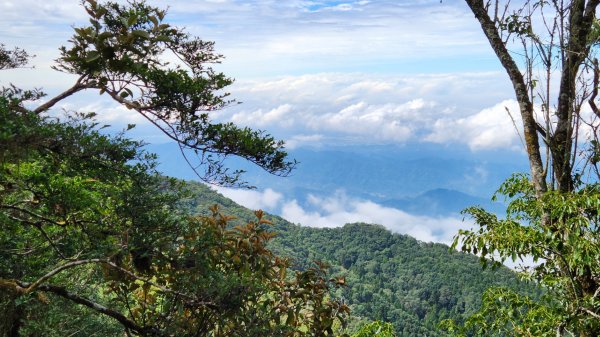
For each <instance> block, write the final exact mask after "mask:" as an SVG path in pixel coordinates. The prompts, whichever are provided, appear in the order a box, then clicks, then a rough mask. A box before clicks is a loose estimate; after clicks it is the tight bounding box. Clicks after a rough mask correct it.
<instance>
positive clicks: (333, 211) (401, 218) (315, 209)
mask: <svg viewBox="0 0 600 337" xmlns="http://www.w3.org/2000/svg"><path fill="white" fill-rule="evenodd" d="M217 191H219V192H220V193H221V194H223V195H224V196H226V197H228V198H230V199H232V200H233V201H235V202H237V203H239V204H241V205H242V206H245V207H248V208H250V209H263V210H267V211H270V212H272V213H274V214H278V215H280V216H281V217H283V218H284V219H286V220H288V221H290V222H293V223H297V224H301V225H303V226H312V227H340V226H343V225H345V224H347V223H353V222H366V223H373V224H381V225H383V226H385V227H386V228H387V229H389V230H390V231H392V232H394V233H401V234H408V235H410V236H413V237H415V238H417V239H418V240H421V241H425V242H442V243H446V244H450V243H451V241H452V238H453V237H454V235H455V234H456V233H457V232H458V229H460V228H466V227H468V226H467V224H466V223H464V222H463V221H462V220H461V219H458V218H455V217H447V218H435V217H427V216H418V215H412V214H409V213H406V212H404V211H401V210H398V209H395V208H390V207H385V206H382V205H379V204H377V203H374V202H372V201H369V200H361V199H356V198H353V197H350V196H348V195H346V194H345V193H344V192H343V191H336V192H335V193H334V194H332V195H330V196H327V197H320V196H315V195H309V196H307V200H308V203H309V204H310V209H307V208H304V207H302V206H301V205H300V204H299V202H298V201H297V200H288V199H285V197H284V196H283V195H282V194H281V193H279V192H276V191H274V190H272V189H266V190H264V191H252V190H240V189H230V188H217Z"/></svg>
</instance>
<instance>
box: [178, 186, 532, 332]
mask: <svg viewBox="0 0 600 337" xmlns="http://www.w3.org/2000/svg"><path fill="white" fill-rule="evenodd" d="M187 186H188V188H189V189H190V191H191V192H192V195H193V196H192V197H190V198H189V199H187V200H186V201H185V202H184V204H183V205H182V207H184V208H185V209H186V210H187V211H189V212H191V213H206V212H207V207H208V206H210V205H213V204H219V205H220V206H221V209H222V211H223V213H225V214H228V215H229V214H234V215H236V216H237V217H238V218H239V219H240V221H248V220H252V219H253V217H254V216H253V212H252V211H251V210H248V209H246V208H244V207H242V206H240V205H238V204H236V203H234V202H233V201H231V200H229V199H227V198H224V197H223V196H221V195H220V194H218V193H216V192H214V191H212V190H210V189H209V188H208V187H206V186H204V185H201V184H197V183H189V184H188V185H187ZM269 219H270V220H271V221H272V222H273V224H274V225H273V230H274V231H275V232H277V234H278V235H277V237H276V238H275V239H274V240H273V241H272V244H271V247H272V249H273V250H274V251H275V252H277V253H278V254H280V255H283V256H287V257H290V258H292V259H293V260H294V261H295V265H296V268H304V267H306V266H307V265H309V264H310V263H311V261H313V260H320V261H323V262H326V263H328V264H329V265H330V266H331V272H332V273H333V274H334V275H340V276H345V277H346V281H347V285H348V287H346V288H345V289H343V290H340V291H338V293H337V295H338V296H343V298H344V299H345V301H347V303H349V304H350V307H351V308H352V314H353V316H354V317H355V318H357V319H358V320H360V319H365V320H374V319H378V320H384V321H388V322H392V323H393V324H394V326H395V328H396V331H397V333H398V336H425V335H427V336H432V335H439V334H440V333H439V331H436V324H437V323H438V322H439V321H440V320H442V319H445V318H453V319H457V320H461V319H462V318H463V317H465V315H467V314H469V313H472V312H473V311H475V310H476V309H477V308H478V307H479V305H480V298H481V294H482V293H483V292H484V290H485V289H487V288H488V287H490V286H493V285H497V286H507V287H510V288H513V289H525V291H528V292H532V291H533V287H529V286H526V285H524V284H523V283H522V282H520V281H518V279H517V277H516V274H514V273H513V272H512V271H510V270H509V269H507V268H501V269H498V270H495V271H492V270H485V271H484V270H482V269H481V265H480V264H479V261H478V259H477V258H476V257H474V256H470V255H466V254H463V253H459V252H454V251H451V250H450V249H449V247H448V246H446V245H443V244H434V243H423V242H420V241H417V240H416V239H414V238H412V237H409V236H406V235H399V234H392V233H391V232H389V231H388V230H386V229H385V228H383V227H382V226H378V225H369V224H362V223H356V224H347V225H345V226H344V227H341V228H311V227H304V226H298V225H294V224H291V223H289V222H287V221H286V220H284V219H282V218H280V217H277V216H269ZM355 323H356V322H355Z"/></svg>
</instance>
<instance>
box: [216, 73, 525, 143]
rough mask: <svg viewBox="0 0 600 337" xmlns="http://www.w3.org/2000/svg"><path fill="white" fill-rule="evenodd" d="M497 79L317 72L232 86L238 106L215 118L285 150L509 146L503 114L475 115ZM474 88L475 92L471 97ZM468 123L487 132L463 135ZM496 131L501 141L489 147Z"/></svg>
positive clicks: (501, 95) (495, 95)
mask: <svg viewBox="0 0 600 337" xmlns="http://www.w3.org/2000/svg"><path fill="white" fill-rule="evenodd" d="M498 76H499V74H498V73H485V74H481V73H476V74H429V75H411V76H381V75H369V74H339V73H322V74H311V75H302V76H286V77H281V78H273V79H263V80H252V81H239V82H238V83H236V84H235V85H234V86H233V87H232V92H233V93H234V96H236V97H237V98H239V100H240V101H242V102H244V104H242V105H240V106H235V107H231V108H230V109H228V110H225V111H221V112H219V113H218V119H219V120H224V121H232V122H234V123H238V124H241V125H248V126H252V127H258V128H264V129H267V130H269V132H271V133H273V134H274V135H275V136H277V137H280V138H283V139H285V140H288V141H290V142H291V147H297V146H299V145H301V144H303V143H306V142H299V140H302V138H301V136H303V135H313V134H318V135H320V137H321V140H322V142H327V144H335V143H340V142H348V141H352V142H357V143H360V142H366V143H374V142H376V143H406V142H409V141H413V142H414V141H417V142H418V141H433V142H438V143H445V142H455V143H464V142H466V141H467V140H468V141H469V142H470V143H469V145H471V147H472V148H473V149H483V148H490V147H491V146H490V145H492V144H497V145H498V146H497V147H503V146H513V145H514V144H513V143H512V139H511V138H510V137H511V136H512V133H511V131H512V128H508V130H504V129H505V128H504V126H505V124H506V123H511V122H510V119H509V118H508V115H507V114H506V112H505V111H504V110H502V111H500V112H499V114H497V113H496V112H497V111H496V110H497V109H496V108H493V109H491V110H490V109H486V110H484V112H483V113H481V111H482V109H483V108H485V107H486V106H489V103H488V102H489V101H490V100H496V101H502V100H505V98H506V95H507V94H505V92H506V91H505V90H502V89H501V88H504V87H503V85H502V84H498V82H499V81H498V80H497V78H498ZM481 88H489V90H481ZM506 88H509V87H508V85H507V86H506ZM475 90H478V91H479V92H482V94H481V95H478V96H477V97H473V95H472V94H471V93H472V92H473V91H475ZM508 92H509V94H508V95H510V91H508ZM504 103H505V102H504ZM502 109H503V108H502ZM478 113H479V114H478ZM494 114H495V115H494ZM490 118H491V119H490ZM450 126H452V127H453V129H452V130H450V129H449V127H450ZM475 126H478V127H479V130H484V131H489V132H487V133H486V132H480V133H476V132H474V131H472V130H469V131H468V132H466V133H465V132H464V129H468V128H470V127H475ZM447 131H449V132H450V133H449V134H446V132H447ZM501 131H502V132H501ZM504 131H508V133H507V132H504ZM497 134H500V135H503V136H505V137H508V139H502V140H503V141H502V142H496V141H497V139H496V138H497ZM299 137H300V138H299ZM506 140H508V141H506ZM313 144H314V142H313ZM507 144H508V145H507Z"/></svg>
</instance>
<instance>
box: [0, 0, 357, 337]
mask: <svg viewBox="0 0 600 337" xmlns="http://www.w3.org/2000/svg"><path fill="white" fill-rule="evenodd" d="M84 5H85V8H86V10H87V11H88V13H89V14H90V22H91V23H92V26H90V27H85V28H76V29H75V30H76V34H75V36H74V37H73V40H72V43H73V45H72V47H70V48H62V56H61V58H60V59H59V60H58V65H57V69H61V70H63V71H67V72H70V73H74V74H77V75H79V78H78V80H77V81H76V83H75V84H74V85H73V87H71V88H70V89H68V90H66V91H65V92H63V93H62V94H60V95H58V96H57V97H54V98H51V99H49V100H48V101H47V102H46V103H44V104H42V105H40V106H38V107H37V108H34V109H30V108H28V107H29V106H30V105H31V104H30V102H31V101H36V100H38V99H39V98H41V97H43V96H44V93H43V92H41V91H39V90H22V89H20V88H16V87H14V86H12V85H11V86H8V87H3V88H2V91H1V92H0V335H2V336H11V337H12V336H22V335H27V336H64V335H86V336H87V335H93V334H99V335H103V336H116V335H121V336H122V335H127V336H133V335H136V336H333V335H334V334H335V333H336V332H335V331H334V328H333V327H334V326H337V325H343V323H344V320H345V318H346V316H347V314H348V308H347V307H346V306H345V305H344V304H343V303H341V302H340V301H337V300H336V299H335V298H332V297H331V295H330V290H332V289H334V288H336V287H339V286H341V285H343V283H344V280H343V279H337V278H328V277H327V274H326V267H325V266H324V265H321V264H316V265H313V266H311V267H309V268H306V269H305V270H303V271H298V272H295V273H293V274H292V275H289V269H288V266H289V262H288V261H287V260H285V259H282V258H280V257H277V256H275V255H274V254H273V253H272V252H271V251H270V250H269V249H268V248H267V243H268V242H269V241H270V240H271V238H272V237H273V234H272V233H271V232H270V231H269V230H268V227H269V224H268V221H266V220H265V219H263V214H262V212H260V211H257V212H256V219H255V221H250V222H246V223H235V222H234V220H233V219H232V218H231V217H227V216H225V215H223V214H221V213H220V212H219V210H218V209H217V208H216V207H215V208H213V209H212V210H211V214H210V215H208V216H190V215H189V214H185V213H184V212H183V211H180V209H179V203H180V202H182V200H183V199H182V198H183V197H185V196H186V193H187V192H186V190H185V188H184V186H183V185H182V184H181V183H179V182H178V181H176V180H174V179H168V178H165V177H161V176H160V175H158V174H156V173H155V165H156V164H155V156H153V155H152V154H148V153H146V152H145V151H144V150H143V148H142V145H143V144H142V143H141V142H139V141H133V140H130V139H128V138H127V136H126V132H127V130H124V131H123V132H120V133H117V134H113V135H107V134H104V133H102V132H101V129H102V128H101V127H99V125H98V124H97V123H95V122H94V119H93V118H94V114H93V113H85V112H67V113H66V114H65V116H64V117H61V118H56V117H52V116H51V115H50V114H47V113H46V112H47V111H48V110H49V109H50V108H51V107H52V106H54V105H55V104H57V103H58V102H60V101H61V100H62V99H64V98H66V97H68V96H70V95H74V94H76V93H77V92H79V91H81V90H87V89H97V90H99V91H100V92H101V93H103V94H106V95H108V96H109V97H111V98H112V99H114V100H116V101H117V102H119V103H121V104H123V105H125V106H126V107H128V108H131V109H133V110H135V111H137V112H138V113H140V114H142V115H143V116H144V117H146V118H147V119H148V120H150V121H151V122H152V123H154V124H155V125H156V126H157V127H158V128H159V129H160V130H162V131H163V132H165V133H166V134H167V135H169V136H170V137H172V138H173V139H174V140H175V141H177V142H178V143H179V144H180V145H181V146H182V148H188V149H192V150H196V151H197V153H198V154H200V156H204V159H205V161H204V163H205V164H206V165H207V166H206V173H207V175H205V176H204V177H205V179H206V180H209V181H216V182H221V183H225V184H231V183H237V182H238V180H237V178H238V177H239V176H238V175H237V173H239V172H237V173H236V172H234V174H233V175H231V174H229V173H228V171H227V169H226V168H225V167H224V166H223V162H222V161H221V159H222V156H227V155H238V156H241V157H243V158H246V159H248V160H250V161H253V162H255V163H257V164H258V165H260V166H261V167H263V168H265V169H266V170H268V171H270V172H273V173H275V174H285V172H287V171H288V170H289V169H291V168H292V166H293V163H291V162H287V161H286V159H285V152H284V151H283V150H282V143H280V142H276V141H274V140H273V139H272V138H271V137H270V136H268V135H264V134H263V133H262V132H257V131H252V130H249V129H240V128H238V127H236V126H234V125H231V124H214V123H211V122H210V120H209V118H208V117H209V116H208V113H209V112H210V111H212V110H214V109H217V108H220V107H223V106H224V105H226V101H225V100H224V97H225V96H224V95H218V94H216V92H217V91H218V90H220V89H222V88H223V87H224V86H225V85H227V84H228V83H230V80H228V79H227V78H225V77H224V76H223V75H222V74H217V73H214V72H213V71H212V70H210V68H207V67H206V65H205V63H206V62H211V61H215V60H217V59H218V57H217V56H216V55H214V54H213V53H212V44H211V43H206V42H203V41H201V40H198V39H196V38H191V37H190V36H188V35H186V34H185V33H183V32H182V31H180V30H178V29H175V28H173V27H171V26H169V25H168V24H166V23H163V19H164V11H161V10H158V9H156V8H153V7H150V6H147V5H146V4H144V3H143V2H132V3H129V4H128V5H125V6H122V5H118V4H115V3H106V4H98V3H96V2H95V1H92V0H89V1H86V2H84ZM166 51H169V52H171V53H173V54H175V55H178V56H179V57H180V58H181V61H182V65H180V66H176V67H175V68H172V69H169V68H167V64H166V63H164V62H163V61H161V59H162V58H161V54H162V53H163V52H166ZM26 59H27V54H26V53H25V52H24V51H22V50H20V49H14V50H8V49H6V48H4V46H2V47H1V48H0V69H7V68H14V67H21V66H23V65H24V64H25V62H26ZM211 154H215V155H217V157H219V156H220V157H219V158H221V159H218V160H215V159H214V158H213V157H210V155H211Z"/></svg>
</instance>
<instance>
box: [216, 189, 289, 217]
mask: <svg viewBox="0 0 600 337" xmlns="http://www.w3.org/2000/svg"><path fill="white" fill-rule="evenodd" d="M214 189H216V190H217V191H218V192H219V193H221V194H223V195H224V196H225V197H227V198H229V199H231V200H233V201H235V202H237V203H238V204H240V205H242V206H244V207H247V208H250V209H252V210H258V209H262V210H266V211H273V210H275V208H276V207H277V206H278V205H279V203H280V201H281V200H282V198H283V195H282V194H281V193H279V192H275V191H274V190H272V189H270V188H267V189H266V190H264V191H256V190H245V189H235V188H225V187H214Z"/></svg>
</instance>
